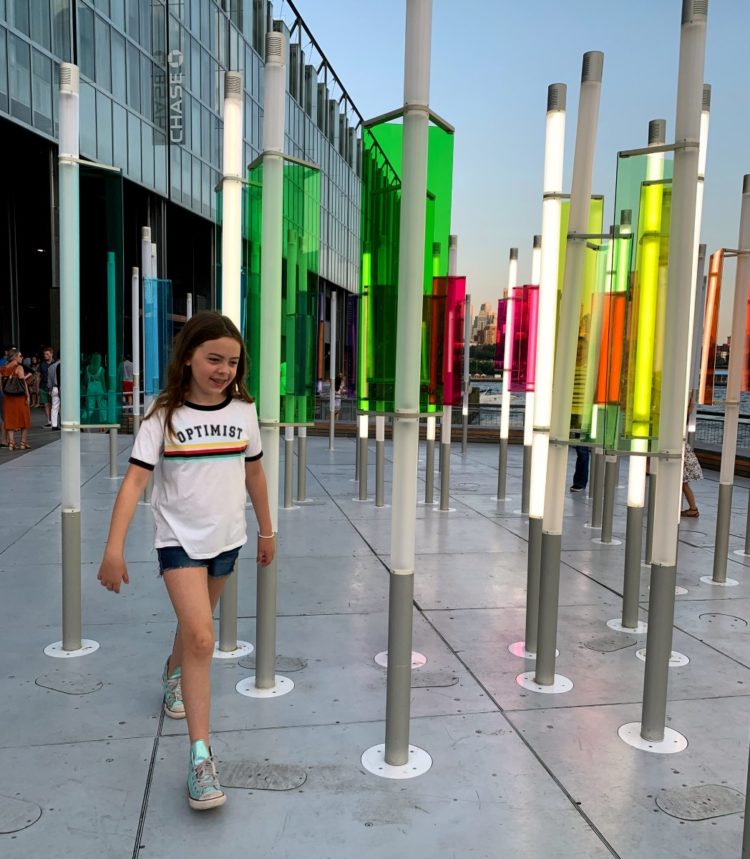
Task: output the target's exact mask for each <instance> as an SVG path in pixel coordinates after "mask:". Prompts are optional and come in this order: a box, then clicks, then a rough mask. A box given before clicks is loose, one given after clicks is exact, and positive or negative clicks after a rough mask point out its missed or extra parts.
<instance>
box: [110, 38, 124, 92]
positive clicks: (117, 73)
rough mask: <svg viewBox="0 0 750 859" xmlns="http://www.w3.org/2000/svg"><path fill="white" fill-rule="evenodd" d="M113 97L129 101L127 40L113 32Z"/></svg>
mask: <svg viewBox="0 0 750 859" xmlns="http://www.w3.org/2000/svg"><path fill="white" fill-rule="evenodd" d="M112 95H114V97H115V98H116V99H119V100H120V101H121V102H123V103H124V102H125V101H126V100H127V84H126V82H125V39H123V37H122V36H121V35H120V34H119V33H116V32H115V31H114V30H113V31H112Z"/></svg>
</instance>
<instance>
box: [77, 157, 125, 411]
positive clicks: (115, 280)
mask: <svg viewBox="0 0 750 859" xmlns="http://www.w3.org/2000/svg"><path fill="white" fill-rule="evenodd" d="M79 177H80V189H81V212H82V213H84V214H86V235H85V238H84V239H83V244H82V249H81V328H80V331H81V356H82V364H81V423H82V424H101V423H115V424H119V423H120V419H121V415H122V406H123V384H122V379H123V361H124V355H123V300H124V277H123V271H124V254H123V187H122V175H121V174H120V173H117V172H113V171H109V170H101V169H96V168H93V167H86V166H85V165H81V167H80V173H79ZM87 213H92V214H93V215H94V216H93V217H91V216H90V215H88V214H87Z"/></svg>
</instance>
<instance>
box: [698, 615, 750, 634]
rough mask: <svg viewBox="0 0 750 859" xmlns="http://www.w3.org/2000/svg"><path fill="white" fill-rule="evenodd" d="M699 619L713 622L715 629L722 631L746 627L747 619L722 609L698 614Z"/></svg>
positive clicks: (709, 622)
mask: <svg viewBox="0 0 750 859" xmlns="http://www.w3.org/2000/svg"><path fill="white" fill-rule="evenodd" d="M698 620H702V621H703V622H704V623H708V624H711V626H712V627H713V629H715V630H717V631H720V632H731V631H732V630H737V629H745V627H746V626H747V621H746V620H745V619H744V618H742V617H737V615H734V614H724V612H721V611H707V612H704V613H703V614H699V615H698Z"/></svg>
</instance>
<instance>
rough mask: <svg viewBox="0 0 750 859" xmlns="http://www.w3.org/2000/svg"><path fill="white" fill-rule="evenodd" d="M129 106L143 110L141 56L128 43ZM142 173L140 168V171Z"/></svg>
mask: <svg viewBox="0 0 750 859" xmlns="http://www.w3.org/2000/svg"><path fill="white" fill-rule="evenodd" d="M127 55H128V104H129V105H130V107H132V108H133V110H138V111H139V110H140V109H141V54H140V51H139V50H138V48H136V46H135V45H132V44H130V43H128V46H127ZM138 172H139V173H140V168H139V170H138Z"/></svg>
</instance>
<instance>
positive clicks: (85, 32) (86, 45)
mask: <svg viewBox="0 0 750 859" xmlns="http://www.w3.org/2000/svg"><path fill="white" fill-rule="evenodd" d="M78 63H79V65H80V67H81V73H82V74H84V75H86V77H87V78H88V79H89V80H92V81H93V80H96V67H95V65H94V13H93V11H92V10H91V9H89V7H88V6H83V5H80V4H79V6H78Z"/></svg>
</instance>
